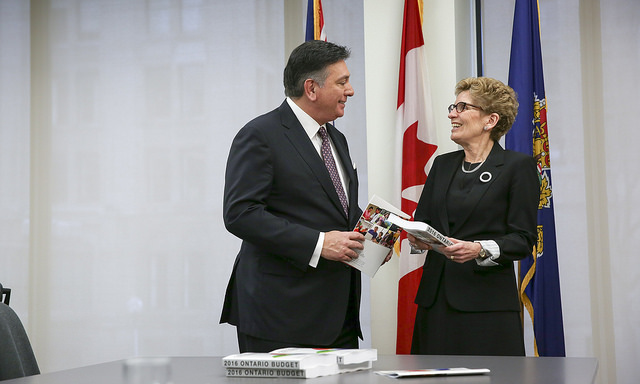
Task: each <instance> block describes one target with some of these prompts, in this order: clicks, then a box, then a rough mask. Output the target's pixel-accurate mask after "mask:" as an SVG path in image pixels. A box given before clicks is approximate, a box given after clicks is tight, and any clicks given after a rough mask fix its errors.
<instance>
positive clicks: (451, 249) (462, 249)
mask: <svg viewBox="0 0 640 384" xmlns="http://www.w3.org/2000/svg"><path fill="white" fill-rule="evenodd" d="M449 240H451V241H452V242H453V245H450V246H448V247H442V248H440V249H439V251H440V252H442V254H443V255H445V256H446V257H447V259H449V260H451V261H453V262H456V263H460V264H462V263H466V262H467V261H470V260H475V259H476V258H477V257H478V254H479V253H480V250H481V249H482V245H480V243H474V242H473V241H462V240H458V239H454V238H452V237H450V238H449Z"/></svg>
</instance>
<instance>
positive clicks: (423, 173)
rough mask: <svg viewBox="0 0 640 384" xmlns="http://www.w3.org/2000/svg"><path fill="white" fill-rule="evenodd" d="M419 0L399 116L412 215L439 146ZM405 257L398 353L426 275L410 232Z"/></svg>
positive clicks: (413, 6) (407, 347)
mask: <svg viewBox="0 0 640 384" xmlns="http://www.w3.org/2000/svg"><path fill="white" fill-rule="evenodd" d="M418 1H419V0H405V3H404V22H403V30H402V48H401V49H402V51H401V53H400V78H399V81H398V112H397V113H398V116H397V121H396V132H397V135H396V138H397V140H396V142H397V143H396V145H397V148H398V151H397V153H398V156H397V161H396V167H397V168H396V171H397V172H396V175H401V178H402V179H401V180H397V181H396V182H397V184H396V185H398V184H400V185H401V188H400V200H401V201H400V207H401V209H402V211H403V212H405V213H407V214H409V215H411V216H412V217H413V213H414V212H415V209H416V206H417V205H418V199H419V198H420V194H421V193H422V188H423V186H424V183H425V181H426V180H427V174H428V172H429V169H430V168H431V164H432V162H433V158H434V157H435V152H436V149H437V148H438V146H437V145H436V144H435V143H436V129H435V123H434V122H433V118H432V116H433V113H432V110H431V96H430V94H429V87H428V77H427V65H426V57H425V47H424V38H423V35H422V23H421V19H422V18H421V12H420V10H421V7H420V5H419V4H418ZM395 250H396V253H397V254H399V255H400V263H399V270H400V277H399V279H400V280H399V282H398V330H397V340H396V353H397V354H407V353H409V352H410V351H411V337H412V335H413V324H414V320H415V315H416V308H417V306H416V304H414V299H415V296H416V291H417V289H418V284H419V283H420V278H421V277H422V265H423V264H424V257H425V256H424V254H423V255H411V254H409V250H410V247H409V242H408V241H407V239H406V235H403V236H402V237H401V240H400V241H398V242H397V243H396V249H395Z"/></svg>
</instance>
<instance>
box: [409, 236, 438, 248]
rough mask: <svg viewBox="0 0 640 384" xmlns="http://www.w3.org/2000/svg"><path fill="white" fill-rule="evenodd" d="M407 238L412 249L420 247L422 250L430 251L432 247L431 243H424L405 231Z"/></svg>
mask: <svg viewBox="0 0 640 384" xmlns="http://www.w3.org/2000/svg"><path fill="white" fill-rule="evenodd" d="M407 240H409V245H410V246H411V248H413V249H420V250H422V251H430V250H432V249H433V247H432V246H431V244H429V243H425V242H424V241H421V240H418V239H416V238H415V236H413V235H412V234H410V233H407Z"/></svg>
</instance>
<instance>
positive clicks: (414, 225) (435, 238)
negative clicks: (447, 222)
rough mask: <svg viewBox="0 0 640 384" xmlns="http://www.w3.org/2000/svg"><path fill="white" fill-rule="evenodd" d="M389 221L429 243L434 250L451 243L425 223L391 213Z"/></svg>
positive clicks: (451, 243)
mask: <svg viewBox="0 0 640 384" xmlns="http://www.w3.org/2000/svg"><path fill="white" fill-rule="evenodd" d="M389 222H391V223H393V224H395V225H397V226H398V227H400V228H402V229H403V230H405V231H407V233H410V234H412V235H413V236H415V238H416V239H418V240H420V241H423V242H425V243H429V244H431V245H432V246H433V247H434V249H435V250H438V248H439V247H442V246H444V247H448V246H450V245H453V242H452V241H451V240H449V239H447V237H446V236H445V235H443V234H442V233H440V232H438V231H437V230H436V229H435V228H433V227H432V226H430V225H429V224H427V223H423V222H421V221H409V220H405V219H403V218H401V217H398V216H396V215H393V214H391V215H389Z"/></svg>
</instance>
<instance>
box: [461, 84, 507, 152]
mask: <svg viewBox="0 0 640 384" xmlns="http://www.w3.org/2000/svg"><path fill="white" fill-rule="evenodd" d="M464 91H469V95H470V96H471V98H472V100H473V104H475V105H477V106H479V107H482V110H483V111H484V112H485V113H488V114H491V113H497V114H498V116H500V119H498V123H497V124H496V126H495V127H493V129H492V130H491V139H492V140H493V141H498V140H500V138H501V137H502V136H504V135H506V134H507V132H508V131H509V129H511V126H512V125H513V122H514V121H515V120H516V115H517V114H518V98H517V96H516V93H515V91H514V90H513V89H512V88H511V87H510V86H508V85H505V84H504V83H502V82H501V81H500V80H496V79H492V78H490V77H469V78H466V79H463V80H460V81H459V82H458V84H456V96H458V95H459V94H460V93H462V92H464Z"/></svg>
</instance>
